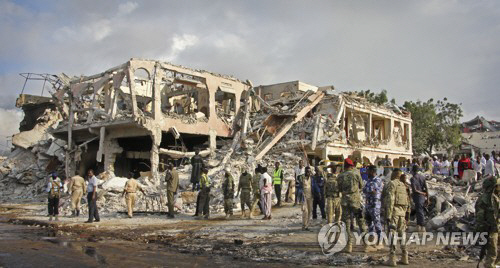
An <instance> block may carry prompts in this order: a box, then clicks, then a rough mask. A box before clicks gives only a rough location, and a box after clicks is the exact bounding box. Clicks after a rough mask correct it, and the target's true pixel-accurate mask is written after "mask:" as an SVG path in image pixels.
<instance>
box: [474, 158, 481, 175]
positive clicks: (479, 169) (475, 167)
mask: <svg viewBox="0 0 500 268" xmlns="http://www.w3.org/2000/svg"><path fill="white" fill-rule="evenodd" d="M473 167H474V171H475V172H479V173H481V172H483V164H482V163H481V162H479V163H478V162H477V161H474V165H473Z"/></svg>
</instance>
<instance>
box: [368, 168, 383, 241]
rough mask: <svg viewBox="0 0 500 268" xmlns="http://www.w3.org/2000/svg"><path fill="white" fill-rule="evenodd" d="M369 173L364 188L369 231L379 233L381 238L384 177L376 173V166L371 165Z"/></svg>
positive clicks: (378, 235)
mask: <svg viewBox="0 0 500 268" xmlns="http://www.w3.org/2000/svg"><path fill="white" fill-rule="evenodd" d="M367 173H368V179H367V182H366V185H365V187H364V188H363V194H364V195H365V201H366V210H365V212H366V223H367V225H368V231H369V232H374V233H377V237H378V238H380V234H381V233H382V223H381V222H380V208H381V206H382V203H381V197H382V189H383V187H384V184H383V182H382V179H381V178H380V177H379V176H377V175H376V173H377V168H376V167H375V166H373V165H371V166H369V167H368V169H367ZM379 242H380V240H379ZM379 245H381V244H379Z"/></svg>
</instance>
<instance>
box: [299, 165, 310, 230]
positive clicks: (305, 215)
mask: <svg viewBox="0 0 500 268" xmlns="http://www.w3.org/2000/svg"><path fill="white" fill-rule="evenodd" d="M312 180H313V179H312V174H311V168H310V167H309V166H307V167H306V168H305V173H304V175H301V181H302V186H303V187H304V188H303V189H304V202H303V203H302V230H304V231H308V230H309V222H310V220H311V216H312V208H313V190H312Z"/></svg>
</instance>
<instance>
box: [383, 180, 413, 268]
mask: <svg viewBox="0 0 500 268" xmlns="http://www.w3.org/2000/svg"><path fill="white" fill-rule="evenodd" d="M386 202H387V210H386V220H387V222H388V223H389V230H390V236H391V238H392V239H391V247H390V254H389V265H391V266H396V259H395V258H396V256H395V253H396V246H395V244H394V241H395V239H394V238H395V236H396V234H397V235H398V237H399V238H400V239H399V240H396V241H397V243H400V244H401V251H402V252H403V258H402V259H401V261H402V262H403V263H404V264H408V251H406V245H405V241H402V239H401V238H402V237H403V235H404V234H405V230H406V218H405V216H406V213H407V212H408V211H409V210H410V196H409V195H408V192H407V191H406V185H405V183H403V182H401V181H400V180H398V179H395V180H392V181H390V182H389V183H388V185H387V199H386Z"/></svg>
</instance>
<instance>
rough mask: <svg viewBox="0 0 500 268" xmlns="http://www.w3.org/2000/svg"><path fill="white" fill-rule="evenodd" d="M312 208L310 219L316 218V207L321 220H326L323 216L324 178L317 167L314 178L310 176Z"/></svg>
mask: <svg viewBox="0 0 500 268" xmlns="http://www.w3.org/2000/svg"><path fill="white" fill-rule="evenodd" d="M312 192H313V208H312V218H313V219H314V220H315V219H317V218H318V214H317V210H316V209H317V207H318V206H319V209H320V211H321V218H322V219H324V220H325V219H326V215H325V178H324V177H323V174H322V173H321V172H320V170H319V167H315V171H314V176H312Z"/></svg>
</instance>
